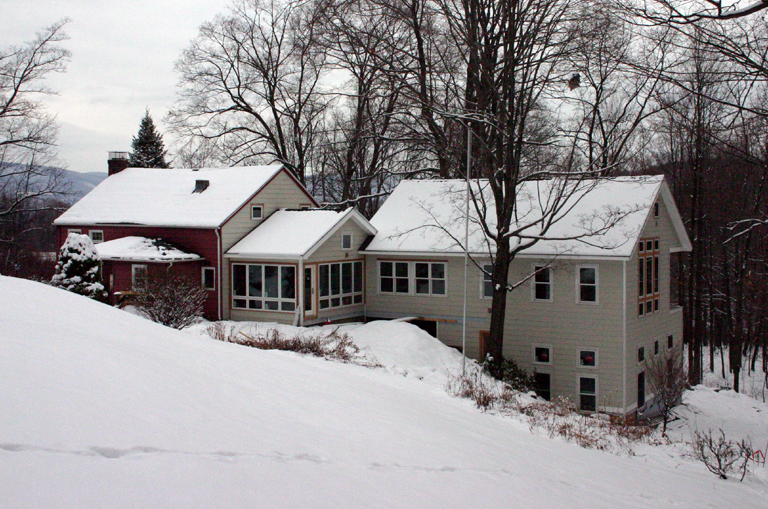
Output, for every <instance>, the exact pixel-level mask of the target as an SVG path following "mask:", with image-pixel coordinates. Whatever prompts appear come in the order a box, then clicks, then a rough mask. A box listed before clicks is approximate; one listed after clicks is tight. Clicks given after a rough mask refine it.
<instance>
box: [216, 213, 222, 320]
mask: <svg viewBox="0 0 768 509" xmlns="http://www.w3.org/2000/svg"><path fill="white" fill-rule="evenodd" d="M219 230H220V228H216V229H215V230H214V231H215V232H216V252H217V256H218V258H219V261H218V265H219V270H217V271H216V272H217V274H216V279H217V281H216V300H217V304H218V305H217V308H218V309H217V311H218V313H219V320H221V319H222V318H223V316H222V313H221V310H222V307H221V299H222V293H221V273H222V272H223V271H224V263H223V260H222V258H221V234H220V231H219Z"/></svg>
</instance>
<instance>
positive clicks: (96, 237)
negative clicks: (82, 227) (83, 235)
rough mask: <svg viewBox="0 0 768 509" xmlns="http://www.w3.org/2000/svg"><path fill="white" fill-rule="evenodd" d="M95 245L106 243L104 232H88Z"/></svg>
mask: <svg viewBox="0 0 768 509" xmlns="http://www.w3.org/2000/svg"><path fill="white" fill-rule="evenodd" d="M88 235H90V237H91V241H92V242H93V243H94V244H99V243H101V242H104V230H91V231H89V232H88Z"/></svg>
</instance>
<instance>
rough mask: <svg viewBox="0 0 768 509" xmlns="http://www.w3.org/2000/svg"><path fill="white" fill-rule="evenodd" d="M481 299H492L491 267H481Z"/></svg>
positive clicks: (488, 265)
mask: <svg viewBox="0 0 768 509" xmlns="http://www.w3.org/2000/svg"><path fill="white" fill-rule="evenodd" d="M482 292H483V293H482V297H483V298H488V299H490V298H492V297H493V265H490V264H487V265H483V289H482Z"/></svg>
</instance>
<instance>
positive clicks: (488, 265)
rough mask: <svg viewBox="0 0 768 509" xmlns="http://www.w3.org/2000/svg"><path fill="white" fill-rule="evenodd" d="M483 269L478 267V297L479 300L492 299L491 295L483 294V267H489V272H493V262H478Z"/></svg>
mask: <svg viewBox="0 0 768 509" xmlns="http://www.w3.org/2000/svg"><path fill="white" fill-rule="evenodd" d="M480 266H481V267H483V269H480V299H481V300H493V295H490V296H488V295H485V269H484V267H491V272H493V264H492V263H481V264H480ZM491 284H493V278H491Z"/></svg>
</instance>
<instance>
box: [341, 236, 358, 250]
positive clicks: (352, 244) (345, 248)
mask: <svg viewBox="0 0 768 509" xmlns="http://www.w3.org/2000/svg"><path fill="white" fill-rule="evenodd" d="M344 237H349V247H344ZM354 245H355V236H354V234H353V233H352V232H342V234H341V250H342V251H352V248H353V246H354Z"/></svg>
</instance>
